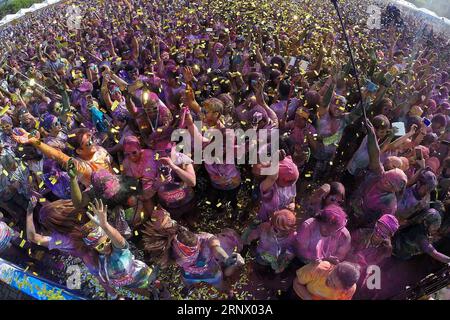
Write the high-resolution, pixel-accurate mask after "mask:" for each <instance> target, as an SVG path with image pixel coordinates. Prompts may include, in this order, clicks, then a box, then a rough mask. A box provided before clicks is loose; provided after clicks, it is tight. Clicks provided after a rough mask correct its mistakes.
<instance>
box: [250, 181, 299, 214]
mask: <svg viewBox="0 0 450 320" xmlns="http://www.w3.org/2000/svg"><path fill="white" fill-rule="evenodd" d="M260 192H261V208H260V209H259V212H258V218H259V219H261V220H262V221H267V220H269V219H270V216H271V215H272V214H273V213H274V212H275V211H278V210H281V209H284V208H286V207H287V206H288V205H289V204H291V203H292V202H293V200H294V198H295V196H296V195H297V188H296V185H295V183H294V184H293V185H291V186H287V187H280V186H278V184H276V183H274V184H273V185H272V187H270V188H269V190H267V191H266V192H263V191H262V189H261V186H260Z"/></svg>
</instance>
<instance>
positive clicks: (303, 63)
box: [299, 60, 309, 71]
mask: <svg viewBox="0 0 450 320" xmlns="http://www.w3.org/2000/svg"><path fill="white" fill-rule="evenodd" d="M299 68H300V70H303V71H306V70H308V68H309V62H308V61H306V60H302V61H300V63H299Z"/></svg>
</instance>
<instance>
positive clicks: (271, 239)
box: [243, 209, 297, 273]
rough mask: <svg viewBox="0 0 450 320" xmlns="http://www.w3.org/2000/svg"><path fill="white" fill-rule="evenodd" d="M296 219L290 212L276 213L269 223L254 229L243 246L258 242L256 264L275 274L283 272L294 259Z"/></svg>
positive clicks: (283, 210) (285, 210) (281, 211)
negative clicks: (267, 268)
mask: <svg viewBox="0 0 450 320" xmlns="http://www.w3.org/2000/svg"><path fill="white" fill-rule="evenodd" d="M296 225H297V218H296V216H295V214H294V213H293V212H292V211H289V210H287V209H282V210H280V211H276V212H275V213H274V214H273V215H272V218H270V221H268V222H264V223H262V224H260V225H259V226H258V228H257V229H254V230H253V231H252V232H251V233H250V234H249V235H248V237H247V238H246V239H243V241H244V243H245V244H250V243H251V242H252V241H255V240H258V239H259V241H258V246H257V248H256V263H258V264H260V265H262V266H266V267H269V268H270V269H271V270H272V271H275V273H281V272H283V271H284V270H285V269H286V268H287V267H288V265H289V264H290V262H291V261H292V259H293V258H294V257H295V236H296Z"/></svg>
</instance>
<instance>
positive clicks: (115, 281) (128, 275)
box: [99, 243, 153, 288]
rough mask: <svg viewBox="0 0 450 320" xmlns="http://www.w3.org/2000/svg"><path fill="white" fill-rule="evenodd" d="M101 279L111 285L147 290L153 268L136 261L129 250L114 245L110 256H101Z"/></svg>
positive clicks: (127, 246)
mask: <svg viewBox="0 0 450 320" xmlns="http://www.w3.org/2000/svg"><path fill="white" fill-rule="evenodd" d="M99 272H100V277H101V278H102V279H103V280H104V281H105V282H107V283H109V284H110V285H113V286H116V287H126V288H145V287H147V286H148V284H149V281H150V279H149V278H150V276H151V274H152V273H153V270H152V268H150V267H149V266H147V265H146V264H145V263H144V262H142V261H139V260H136V259H135V258H134V256H133V254H132V253H131V251H130V249H129V245H128V243H126V245H125V247H124V248H116V247H115V246H114V245H112V252H111V254H109V255H100V256H99Z"/></svg>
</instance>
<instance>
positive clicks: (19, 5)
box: [0, 0, 42, 19]
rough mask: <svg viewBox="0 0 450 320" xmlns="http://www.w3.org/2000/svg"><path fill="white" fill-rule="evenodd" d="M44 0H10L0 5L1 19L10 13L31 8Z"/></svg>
mask: <svg viewBox="0 0 450 320" xmlns="http://www.w3.org/2000/svg"><path fill="white" fill-rule="evenodd" d="M39 2H42V0H10V1H7V2H6V3H4V4H1V5H0V19H3V17H4V16H6V15H8V14H14V13H17V12H18V11H19V10H20V9H23V8H29V7H31V6H32V5H33V4H35V3H39Z"/></svg>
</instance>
